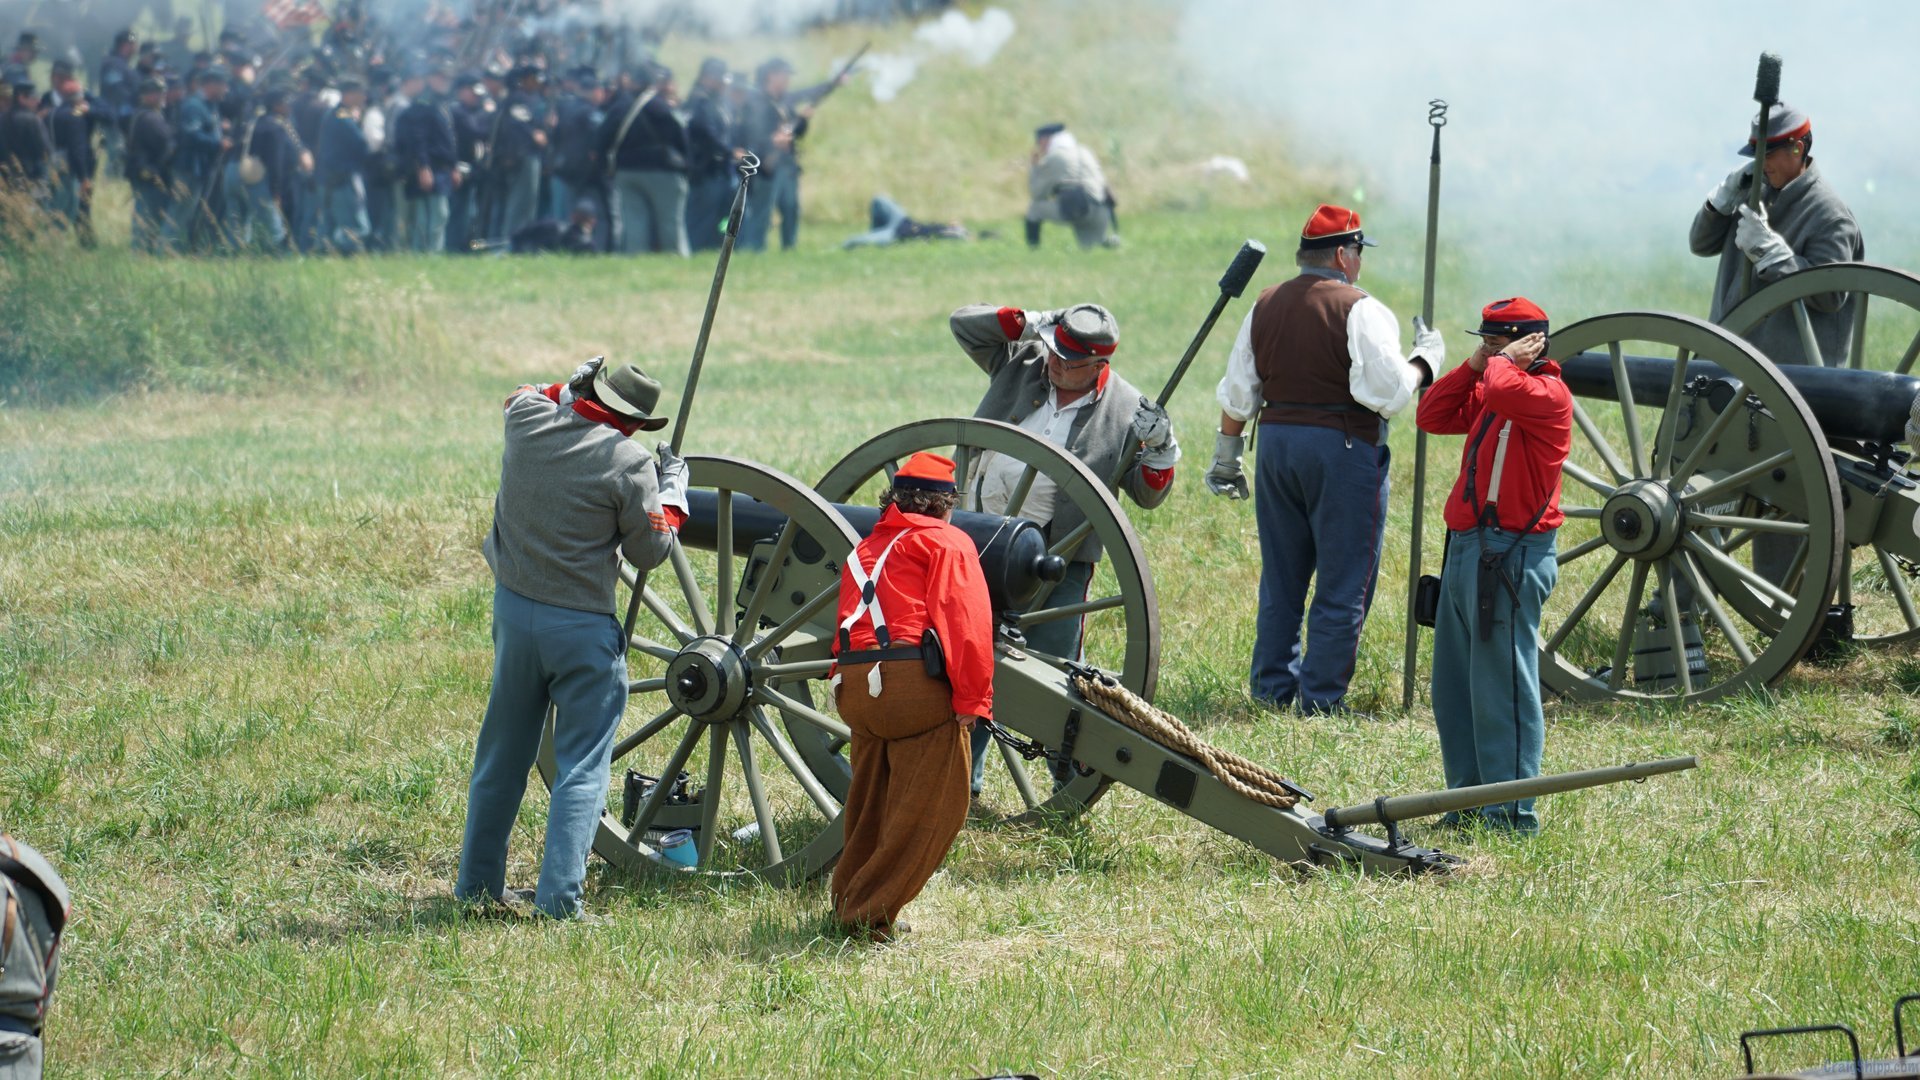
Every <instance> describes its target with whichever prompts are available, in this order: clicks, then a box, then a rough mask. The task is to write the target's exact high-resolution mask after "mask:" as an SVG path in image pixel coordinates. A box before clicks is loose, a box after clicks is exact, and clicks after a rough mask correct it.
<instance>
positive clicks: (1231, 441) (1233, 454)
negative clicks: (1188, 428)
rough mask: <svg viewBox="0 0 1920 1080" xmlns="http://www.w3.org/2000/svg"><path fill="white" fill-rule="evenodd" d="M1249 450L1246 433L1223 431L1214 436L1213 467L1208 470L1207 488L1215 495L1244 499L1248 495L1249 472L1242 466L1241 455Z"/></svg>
mask: <svg viewBox="0 0 1920 1080" xmlns="http://www.w3.org/2000/svg"><path fill="white" fill-rule="evenodd" d="M1246 451H1247V437H1246V436H1245V435H1228V434H1227V433H1226V432H1221V433H1219V434H1217V435H1215V436H1214V438H1213V468H1211V469H1208V470H1207V490H1208V491H1211V492H1213V493H1214V494H1215V495H1225V496H1226V497H1227V498H1229V499H1244V498H1246V497H1247V495H1248V491H1247V472H1246V470H1245V469H1243V468H1241V467H1240V458H1241V455H1243V454H1245V453H1246Z"/></svg>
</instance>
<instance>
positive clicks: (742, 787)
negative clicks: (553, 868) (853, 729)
mask: <svg viewBox="0 0 1920 1080" xmlns="http://www.w3.org/2000/svg"><path fill="white" fill-rule="evenodd" d="M687 465H688V468H689V486H690V489H691V490H690V493H689V494H690V499H691V501H692V502H693V504H694V513H693V515H692V517H691V518H690V520H689V524H688V527H687V529H686V530H684V531H683V535H682V536H681V537H678V538H676V539H675V541H674V544H673V549H672V553H671V555H670V557H669V559H668V561H667V562H666V563H665V564H663V565H662V566H660V567H659V568H657V569H656V570H654V571H653V573H651V574H650V575H647V577H646V578H645V579H643V580H641V581H639V582H638V584H637V587H638V588H639V589H641V598H642V602H643V609H642V614H641V617H640V619H639V620H638V621H637V622H636V624H635V626H634V632H633V636H632V638H631V640H630V651H629V653H628V666H629V668H630V670H631V673H632V675H633V679H632V681H631V682H630V683H629V684H628V688H629V692H630V697H629V700H628V705H627V715H626V717H624V718H623V719H622V721H621V724H620V738H619V741H618V742H617V743H616V745H615V747H614V751H613V773H614V777H613V780H614V782H613V785H612V797H611V800H610V802H611V803H612V807H613V808H612V809H609V810H608V812H606V813H605V814H603V815H602V816H601V819H600V827H599V830H598V832H597V834H596V835H595V837H594V845H593V849H594V851H595V852H597V853H598V854H599V855H600V856H601V857H602V858H604V859H606V860H607V861H608V862H610V863H613V864H614V865H616V866H621V867H624V868H628V869H641V868H664V869H669V870H681V869H685V870H687V872H702V873H708V874H713V875H717V876H722V877H736V876H758V877H765V878H770V879H775V880H802V879H805V878H808V877H812V876H815V875H817V874H819V873H821V872H823V871H825V870H826V869H827V868H829V867H830V866H832V864H833V861H834V859H835V858H837V857H838V856H839V853H840V849H841V846H842V838H841V832H840V801H839V800H840V799H841V798H842V797H844V795H845V792H846V782H845V779H844V778H842V779H840V780H839V782H838V784H837V786H836V785H834V784H830V783H829V782H828V781H827V779H826V778H829V777H833V776H834V773H833V771H832V769H831V768H828V767H824V766H826V765H827V764H828V763H830V761H831V760H832V758H833V753H834V751H835V750H837V749H838V747H840V746H844V745H845V742H846V739H847V729H846V726H845V725H844V724H842V723H840V721H839V720H837V719H835V718H834V717H832V716H830V715H828V714H826V713H823V712H821V711H820V710H819V709H817V708H815V706H814V702H815V701H816V700H818V699H819V696H818V695H816V694H815V693H814V689H815V688H816V687H817V686H820V685H823V684H824V683H825V680H826V678H827V671H828V668H829V666H830V664H831V657H830V655H829V646H830V644H831V641H832V636H831V631H832V623H833V615H834V611H835V609H836V605H837V601H838V597H839V587H840V567H841V564H842V562H843V561H844V560H845V558H846V555H847V553H848V552H850V551H852V550H853V547H854V545H855V543H857V541H858V539H859V538H858V536H857V535H856V534H855V533H854V531H853V528H852V527H851V526H850V525H848V524H847V522H846V521H845V520H844V519H843V518H842V517H841V516H840V514H839V513H838V512H837V511H836V510H834V508H833V507H832V506H831V505H829V504H828V503H827V502H826V500H824V499H822V498H820V496H818V495H816V494H814V492H813V491H812V490H811V489H809V488H807V487H805V486H804V485H802V484H801V483H800V482H799V481H797V480H795V479H793V478H792V477H789V476H787V475H786V474H784V473H781V472H779V471H777V470H774V469H771V468H768V467H766V466H764V465H758V464H755V463H752V462H747V461H741V460H738V459H734V458H725V457H702V456H689V457H688V458H687ZM695 522H700V523H701V524H700V525H699V526H696V525H695ZM706 522H711V523H712V528H711V530H710V531H708V530H707V529H706V528H705V523H706ZM703 549H704V550H703ZM742 556H744V558H742ZM622 576H623V577H624V578H625V579H626V581H627V583H628V585H629V587H636V583H635V581H634V575H633V573H632V570H631V568H629V567H623V569H622ZM843 763H844V762H843ZM539 770H540V775H541V778H542V779H543V780H545V781H546V782H547V783H548V785H549V786H551V784H552V782H553V774H554V758H553V751H552V743H551V739H548V740H547V741H545V742H543V744H542V746H541V751H540V757H539ZM629 770H632V771H633V772H635V773H638V774H641V775H643V776H645V777H659V778H663V779H664V780H665V781H666V782H664V783H658V784H649V783H646V782H644V781H636V782H635V783H634V784H632V785H631V789H630V787H629V785H628V783H627V782H626V778H627V775H628V772H629ZM683 772H684V773H686V774H687V776H688V779H689V782H688V783H686V784H684V785H678V784H676V783H675V781H676V779H677V778H678V777H679V776H680V774H681V773H683ZM623 818H624V819H626V820H623ZM681 828H686V829H691V830H693V833H694V847H695V850H696V852H697V855H698V861H697V865H696V866H694V867H690V868H683V867H681V866H680V865H679V864H676V863H674V862H671V861H669V860H668V859H666V858H665V857H663V855H662V854H661V850H660V846H659V845H660V841H661V834H662V833H664V832H667V831H669V830H675V829H681Z"/></svg>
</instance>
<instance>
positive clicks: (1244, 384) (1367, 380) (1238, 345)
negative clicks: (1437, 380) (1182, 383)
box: [1214, 278, 1421, 422]
mask: <svg viewBox="0 0 1920 1080" xmlns="http://www.w3.org/2000/svg"><path fill="white" fill-rule="evenodd" d="M1335 280H1339V279H1337V278H1336V279H1335ZM1347 355H1348V356H1349V357H1351V358H1352V359H1353V363H1352V364H1351V365H1349V366H1348V368H1347V392H1348V393H1350V394H1352V395H1353V400H1355V401H1357V402H1359V403H1360V404H1362V405H1364V406H1366V407H1367V408H1369V409H1372V410H1373V411H1374V412H1377V413H1379V414H1380V416H1381V418H1382V419H1392V418H1393V416H1394V414H1395V413H1398V412H1400V411H1401V410H1403V409H1405V408H1406V407H1407V406H1408V405H1409V404H1411V403H1412V401H1413V395H1414V392H1415V391H1416V390H1418V389H1420V379H1421V373H1420V369H1419V368H1418V367H1416V366H1414V365H1413V364H1410V363H1408V362H1407V358H1406V357H1405V356H1402V355H1401V353H1400V327H1399V324H1398V322H1396V321H1395V319H1394V317H1393V312H1392V311H1390V310H1388V309H1387V305H1385V304H1383V303H1381V302H1380V301H1378V300H1375V299H1374V298H1373V297H1371V296H1363V297H1361V298H1360V299H1359V301H1358V302H1356V303H1355V304H1354V305H1353V309H1352V310H1351V311H1349V312H1348V313H1347ZM1214 397H1216V398H1217V399H1219V402H1220V410H1221V411H1222V412H1224V413H1226V414H1227V415H1228V416H1231V417H1233V418H1234V419H1235V420H1240V421H1243V422H1244V421H1248V420H1252V419H1253V418H1254V417H1255V416H1256V415H1257V414H1258V413H1259V412H1260V401H1261V398H1260V373H1259V372H1258V371H1257V370H1255V368H1254V363H1253V312H1252V311H1248V312H1247V317H1246V319H1245V320H1244V321H1243V322H1241V324H1240V334H1239V336H1238V337H1235V338H1234V339H1233V351H1232V352H1231V353H1229V354H1228V355H1227V373H1226V374H1225V375H1224V376H1222V377H1221V379H1220V386H1219V389H1218V390H1216V391H1215V392H1214Z"/></svg>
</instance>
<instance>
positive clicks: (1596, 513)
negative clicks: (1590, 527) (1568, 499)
mask: <svg viewBox="0 0 1920 1080" xmlns="http://www.w3.org/2000/svg"><path fill="white" fill-rule="evenodd" d="M1560 515H1561V516H1562V517H1567V518H1573V519H1576V520H1587V521H1599V520H1600V508H1599V507H1597V506H1563V507H1561V508H1560Z"/></svg>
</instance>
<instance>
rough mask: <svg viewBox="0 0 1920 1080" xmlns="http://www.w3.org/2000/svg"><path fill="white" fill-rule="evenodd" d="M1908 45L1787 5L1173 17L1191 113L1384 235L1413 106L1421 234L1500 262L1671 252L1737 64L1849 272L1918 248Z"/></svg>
mask: <svg viewBox="0 0 1920 1080" xmlns="http://www.w3.org/2000/svg"><path fill="white" fill-rule="evenodd" d="M1917 37H1920V4H1911V3H1899V4H1863V5H1846V4H1808V3H1805V2H1804V0H1698V2H1691V3H1675V2H1673V0H1612V2H1610V3H1607V4H1603V5H1587V4H1582V5H1561V4H1542V3H1533V2H1525V0H1454V2H1452V3H1448V4H1445V5H1438V4H1435V5H1412V4H1407V3H1404V2H1402V0H1343V2H1341V3H1339V4H1300V3H1275V2H1273V0H1187V3H1186V5H1185V7H1184V9H1183V12H1182V18H1181V24H1180V29H1179V41H1180V46H1181V51H1182V56H1183V58H1184V59H1185V60H1186V62H1187V65H1188V67H1189V68H1190V70H1192V71H1193V72H1195V73H1196V74H1197V75H1198V76H1199V78H1200V89H1201V91H1202V92H1203V93H1205V94H1207V95H1208V96H1210V97H1212V98H1214V99H1216V100H1221V101H1224V102H1226V103H1228V104H1229V105H1230V106H1232V107H1236V108H1243V109H1249V110H1252V111H1254V112H1256V113H1259V114H1263V115H1264V116H1266V117H1267V118H1269V119H1273V120H1277V121H1279V122H1280V123H1281V124H1282V125H1283V127H1284V129H1285V130H1286V131H1287V132H1288V133H1289V134H1290V135H1291V136H1292V137H1293V139H1294V142H1295V144H1296V145H1297V146H1298V147H1299V150H1300V154H1301V156H1302V157H1303V159H1304V162H1303V163H1306V162H1311V163H1316V164H1325V163H1330V162H1334V161H1341V160H1344V161H1347V162H1350V163H1353V164H1355V165H1357V166H1358V167H1359V168H1360V170H1361V172H1362V174H1363V178H1364V180H1365V181H1366V185H1365V186H1366V189H1367V190H1371V191H1375V192H1376V193H1384V194H1385V195H1386V197H1387V200H1388V202H1389V203H1390V204H1392V205H1393V206H1394V207H1396V208H1397V209H1398V210H1399V211H1403V212H1404V213H1403V214H1401V215H1400V216H1401V217H1402V218H1403V219H1404V218H1412V219H1414V220H1416V221H1417V215H1418V214H1419V212H1420V211H1421V209H1422V208H1423V207H1424V198H1425V193H1426V180H1427V168H1426V165H1427V157H1428V150H1429V147H1430V141H1431V140H1430V132H1429V129H1428V128H1427V126H1426V123H1425V120H1426V102H1427V100H1428V99H1429V98H1436V97H1437V98H1444V99H1446V100H1447V101H1448V102H1450V103H1451V105H1452V109H1451V112H1450V114H1449V119H1450V123H1449V125H1448V127H1447V128H1446V130H1445V132H1444V143H1443V158H1444V170H1445V176H1444V186H1443V192H1444V194H1443V202H1444V204H1445V205H1444V207H1443V211H1442V215H1443V217H1442V220H1443V223H1446V224H1445V225H1443V227H1444V228H1446V230H1447V232H1448V233H1449V234H1451V235H1453V236H1458V237H1462V238H1464V237H1466V236H1478V237H1483V238H1492V237H1498V239H1499V243H1500V244H1501V245H1505V246H1507V247H1508V248H1509V249H1511V247H1512V246H1513V245H1515V244H1516V243H1517V244H1520V245H1521V246H1526V245H1529V244H1533V243H1537V242H1539V241H1541V240H1543V239H1547V240H1552V239H1563V238H1564V239H1570V240H1576V241H1583V242H1592V246H1593V247H1594V248H1596V249H1599V250H1620V249H1621V248H1622V247H1630V246H1632V245H1634V244H1638V245H1639V246H1640V250H1641V252H1661V253H1671V252H1674V251H1675V250H1676V249H1677V250H1678V251H1680V252H1684V251H1685V240H1684V237H1685V234H1686V229H1687V225H1688V223H1689V222H1690V221H1691V220H1692V217H1693V214H1694V212H1695V211H1696V210H1697V209H1698V207H1699V205H1700V203H1701V201H1702V200H1703V199H1704V198H1705V196H1706V193H1707V191H1708V189H1710V188H1711V187H1713V186H1714V184H1715V183H1716V182H1718V181H1719V179H1720V178H1721V177H1722V176H1724V175H1726V173H1727V171H1728V170H1729V169H1731V168H1733V166H1734V165H1735V164H1736V163H1738V162H1739V161H1740V160H1741V159H1740V158H1738V157H1736V156H1735V154H1734V151H1735V149H1736V148H1737V147H1738V146H1739V145H1740V143H1741V142H1742V141H1743V137H1744V133H1745V131H1746V128H1747V125H1748V124H1749V123H1751V117H1752V114H1753V112H1754V110H1755V106H1754V103H1753V102H1752V100H1751V98H1752V91H1753V81H1754V68H1755V65H1756V61H1757V59H1758V57H1759V54H1760V53H1761V52H1762V51H1763V50H1765V51H1773V52H1779V53H1781V54H1782V55H1783V56H1784V58H1785V70H1784V76H1783V78H1782V81H1781V96H1782V97H1784V98H1785V99H1786V100H1787V101H1789V102H1791V103H1792V104H1794V105H1795V106H1797V107H1799V108H1801V109H1803V110H1805V111H1806V112H1807V113H1808V114H1810V115H1811V116H1812V117H1813V121H1814V133H1815V146H1814V155H1815V157H1816V159H1817V160H1818V161H1819V164H1820V168H1821V171H1822V174H1823V175H1824V177H1825V178H1826V180H1827V181H1828V182H1829V183H1830V184H1832V185H1833V186H1834V188H1835V189H1836V190H1837V191H1838V192H1839V194H1840V195H1841V197H1842V198H1843V199H1845V200H1846V201H1847V202H1848V203H1849V204H1850V205H1851V207H1852V209H1853V211H1854V214H1855V216H1856V217H1857V218H1858V219H1859V221H1860V223H1861V227H1862V230H1863V232H1864V233H1865V235H1866V238H1867V254H1868V257H1869V258H1874V257H1875V255H1876V251H1877V252H1878V253H1879V255H1880V256H1881V257H1887V258H1897V257H1898V256H1899V255H1900V254H1902V253H1904V254H1912V253H1913V246H1912V245H1913V242H1914V240H1915V239H1916V234H1917V233H1920V229H1916V217H1915V215H1914V214H1913V212H1912V207H1913V206H1914V205H1915V201H1916V198H1920V183H1916V173H1915V170H1914V168H1913V162H1914V161H1915V160H1916V159H1920V155H1916V149H1915V143H1916V141H1920V95H1916V94H1913V93H1910V92H1908V91H1906V90H1905V89H1903V88H1905V87H1907V86H1909V85H1910V84H1911V66H1912V60H1911V52H1912V43H1913V42H1914V41H1915V40H1916V38H1917ZM1326 194H1327V195H1328V196H1329V197H1331V196H1333V195H1334V194H1335V193H1333V192H1327V193H1326ZM1341 194H1343V195H1347V196H1352V195H1354V194H1355V193H1353V192H1343V193H1341ZM1416 242H1417V241H1416ZM1903 245H1904V246H1905V250H1904V252H1900V251H1889V248H1896V249H1898V248H1901V247H1902V246H1903ZM1489 246H1490V247H1491V246H1492V244H1491V241H1489Z"/></svg>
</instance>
